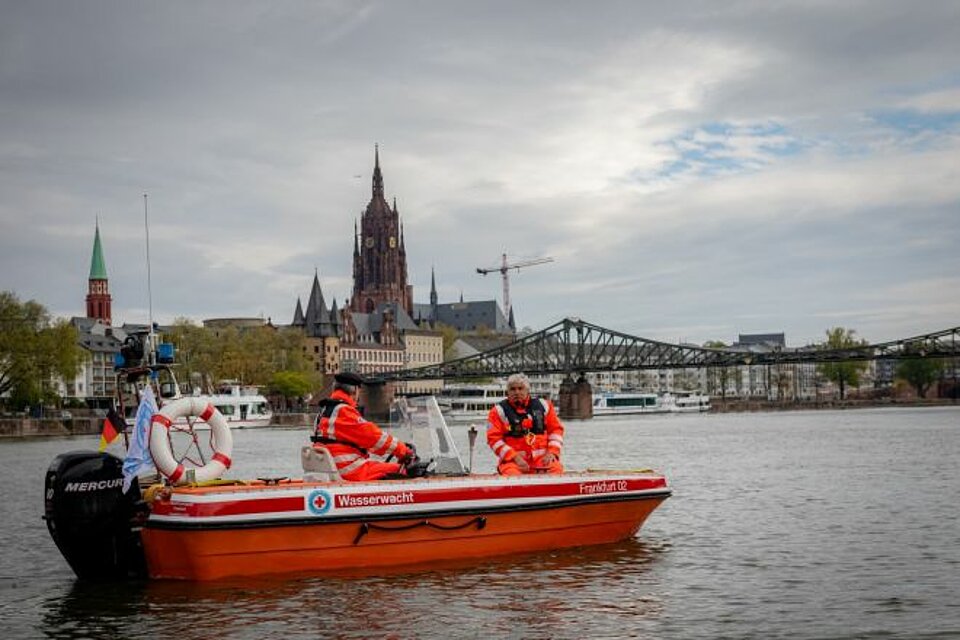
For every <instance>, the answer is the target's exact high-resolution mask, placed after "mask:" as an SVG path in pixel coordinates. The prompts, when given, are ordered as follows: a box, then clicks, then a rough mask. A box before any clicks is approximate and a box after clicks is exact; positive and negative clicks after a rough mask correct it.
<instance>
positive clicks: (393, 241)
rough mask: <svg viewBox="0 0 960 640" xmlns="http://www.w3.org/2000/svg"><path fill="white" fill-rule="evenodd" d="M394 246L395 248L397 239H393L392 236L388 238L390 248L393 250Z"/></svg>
mask: <svg viewBox="0 0 960 640" xmlns="http://www.w3.org/2000/svg"><path fill="white" fill-rule="evenodd" d="M396 246H397V239H396V238H394V237H393V236H390V248H391V249H393V248H394V247H396Z"/></svg>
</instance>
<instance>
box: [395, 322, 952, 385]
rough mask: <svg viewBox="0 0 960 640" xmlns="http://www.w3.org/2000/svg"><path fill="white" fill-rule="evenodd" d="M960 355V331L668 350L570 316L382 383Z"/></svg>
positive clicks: (666, 346)
mask: <svg viewBox="0 0 960 640" xmlns="http://www.w3.org/2000/svg"><path fill="white" fill-rule="evenodd" d="M958 356H960V327H954V328H952V329H945V330H943V331H938V332H935V333H928V334H924V335H921V336H915V337H912V338H904V339H901V340H894V341H891V342H884V343H880V344H873V345H869V344H868V345H862V346H857V347H850V348H845V349H826V348H823V347H822V346H816V345H811V346H807V347H800V348H796V349H774V350H771V351H764V352H754V351H749V350H744V349H736V348H725V349H711V348H708V347H698V346H694V345H683V344H680V345H677V344H670V343H666V342H659V341H656V340H648V339H646V338H641V337H639V336H632V335H629V334H626V333H622V332H619V331H614V330H612V329H607V328H605V327H601V326H598V325H595V324H591V323H589V322H584V321H583V320H580V319H579V318H565V319H563V320H561V321H560V322H557V323H556V324H553V325H551V326H549V327H547V328H546V329H542V330H540V331H538V332H536V333H533V334H530V335H527V336H523V337H522V338H520V339H518V340H516V341H514V342H511V343H509V344H506V345H503V346H500V347H497V348H494V349H490V350H488V351H484V352H482V353H478V354H475V355H472V356H467V357H463V358H459V359H456V360H450V361H447V362H443V363H441V364H438V365H430V366H426V367H417V368H412V369H401V370H399V371H390V372H384V373H381V374H376V377H379V378H381V379H383V380H384V381H400V380H431V379H437V378H480V377H491V376H503V375H509V374H511V373H515V372H517V371H523V372H525V373H528V374H550V373H560V374H574V373H585V372H588V371H618V370H624V371H626V370H641V369H685V368H716V367H734V366H743V365H777V364H781V365H782V364H795V363H816V364H820V363H827V362H849V361H863V360H892V359H901V358H956V357H958Z"/></svg>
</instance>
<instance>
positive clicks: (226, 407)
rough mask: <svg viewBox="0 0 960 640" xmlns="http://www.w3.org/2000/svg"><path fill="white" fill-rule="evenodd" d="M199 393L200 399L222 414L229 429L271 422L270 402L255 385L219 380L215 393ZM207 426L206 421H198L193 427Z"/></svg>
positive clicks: (259, 425)
mask: <svg viewBox="0 0 960 640" xmlns="http://www.w3.org/2000/svg"><path fill="white" fill-rule="evenodd" d="M195 395H199V397H200V398H201V399H203V400H204V401H206V402H207V403H209V404H212V405H213V406H214V407H216V409H217V411H219V412H220V413H221V414H223V417H224V418H226V420H227V424H228V425H229V426H230V428H231V429H252V428H255V427H266V426H268V425H270V424H271V423H272V422H273V411H272V410H271V409H270V403H269V402H268V401H267V399H266V398H265V397H264V396H262V395H261V394H260V391H259V390H258V389H257V387H255V386H250V385H242V384H240V383H239V382H236V381H234V380H225V381H223V382H221V383H220V384H219V385H218V386H217V389H216V393H213V394H209V395H203V394H195ZM202 428H209V427H208V426H207V423H205V422H203V421H198V422H197V423H196V424H195V425H194V429H202Z"/></svg>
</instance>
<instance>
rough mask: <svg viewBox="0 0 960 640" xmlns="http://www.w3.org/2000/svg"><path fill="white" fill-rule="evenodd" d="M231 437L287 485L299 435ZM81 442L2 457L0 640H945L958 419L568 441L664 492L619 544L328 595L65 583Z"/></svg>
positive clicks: (355, 585) (240, 471)
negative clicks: (69, 457)
mask: <svg viewBox="0 0 960 640" xmlns="http://www.w3.org/2000/svg"><path fill="white" fill-rule="evenodd" d="M453 431H454V435H455V437H456V438H457V440H458V441H459V443H460V447H461V452H462V453H463V454H464V455H465V456H466V452H467V444H466V442H467V435H466V434H467V427H465V426H454V427H453ZM234 435H235V451H234V460H235V473H234V475H235V476H236V477H240V476H243V477H253V476H256V475H274V476H276V475H298V473H297V468H298V464H299V460H298V457H297V454H298V450H299V446H300V444H302V443H303V442H305V441H306V434H305V432H304V431H303V430H295V429H269V430H268V429H261V430H247V431H239V432H235V434H234ZM96 443H97V438H95V437H93V436H88V437H77V438H61V439H42V440H39V439H38V440H31V441H10V442H0V478H2V486H3V499H2V501H0V544H2V546H0V549H2V551H0V553H2V556H0V624H2V627H3V631H2V635H3V637H5V638H159V637H172V638H177V639H178V640H181V639H186V638H204V639H207V638H213V637H223V638H242V639H246V638H249V639H254V638H256V639H259V638H447V637H455V638H485V639H488V638H911V639H913V638H960V503H958V493H960V407H939V408H917V409H912V408H899V409H896V408H887V409H863V410H855V411H854V410H849V411H806V412H786V413H755V414H721V415H663V416H640V417H634V418H598V419H595V420H592V421H586V422H569V423H568V424H567V437H566V443H567V444H566V447H567V449H566V456H565V463H566V464H567V466H568V467H569V468H571V469H583V468H588V467H590V468H647V467H652V468H656V469H658V470H660V471H662V472H664V473H665V474H666V475H667V478H668V480H669V482H670V483H671V485H672V486H673V489H674V495H673V497H672V498H670V499H669V500H667V501H666V502H665V503H664V504H663V505H662V506H661V507H660V508H659V509H658V510H657V511H655V512H654V513H653V515H652V516H651V517H650V519H649V520H648V521H647V523H646V524H645V525H644V527H643V529H642V530H641V531H640V534H639V535H638V537H637V538H636V539H633V540H630V541H627V542H623V543H620V544H615V545H605V546H599V547H592V548H585V549H579V550H567V551H560V552H544V553H540V554H531V555H527V556H525V557H519V558H510V559H497V560H489V561H485V562H482V563H479V564H473V565H467V566H444V567H435V568H431V569H427V570H423V571H420V572H417V573H401V574H394V575H374V576H369V575H368V576H348V577H343V578H336V579H331V578H322V579H321V578H296V579H277V578H271V579H257V580H245V581H228V582H222V583H214V584H189V583H187V584H184V583H178V582H152V583H151V582H148V583H144V584H123V585H107V586H103V585H99V586H98V585H93V586H91V585H82V584H78V583H77V582H76V581H75V580H74V577H73V574H72V572H71V571H70V569H69V567H68V566H67V564H66V563H65V562H64V560H63V559H62V558H61V556H60V554H59V552H58V551H57V549H56V547H55V546H54V544H53V542H52V541H51V540H50V537H49V535H48V534H47V531H46V528H45V525H44V523H43V521H42V519H41V516H42V513H43V495H42V494H43V491H42V485H43V476H44V473H45V471H46V468H47V466H48V465H49V463H50V461H51V460H52V458H53V457H54V456H55V455H56V454H57V453H59V452H62V451H66V450H72V449H82V448H95V447H96ZM476 461H477V464H476V466H477V468H478V471H490V470H492V469H493V458H492V454H490V453H489V451H488V450H487V449H486V447H485V446H484V447H482V448H478V450H477V459H476Z"/></svg>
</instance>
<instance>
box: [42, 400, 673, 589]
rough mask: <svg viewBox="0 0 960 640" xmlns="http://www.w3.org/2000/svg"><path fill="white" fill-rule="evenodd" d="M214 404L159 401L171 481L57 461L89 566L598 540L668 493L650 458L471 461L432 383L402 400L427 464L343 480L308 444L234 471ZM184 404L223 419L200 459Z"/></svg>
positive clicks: (464, 555) (112, 462) (160, 450)
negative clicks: (281, 474)
mask: <svg viewBox="0 0 960 640" xmlns="http://www.w3.org/2000/svg"><path fill="white" fill-rule="evenodd" d="M202 405H203V403H201V402H199V401H198V400H197V399H196V398H191V397H186V398H181V399H172V400H169V401H167V402H165V403H163V404H161V407H160V411H159V414H157V415H155V416H154V418H153V421H152V427H151V434H150V450H151V453H152V455H153V458H154V461H155V462H156V467H157V468H158V469H159V470H160V472H161V474H162V479H161V480H160V481H157V480H156V479H155V478H153V477H150V476H139V477H136V476H134V477H130V475H129V474H127V475H126V476H125V475H124V472H123V466H124V464H123V461H122V460H121V459H120V458H119V457H117V456H115V455H112V454H111V453H110V452H103V453H98V452H94V451H80V452H71V453H67V454H63V455H60V456H58V457H57V458H56V459H55V460H54V461H53V463H52V464H51V466H50V468H49V470H48V472H47V476H46V483H45V484H46V486H45V517H46V520H47V526H48V528H49V530H50V533H51V535H52V537H53V539H54V541H55V542H56V544H57V546H58V547H59V549H60V550H61V552H62V553H63V555H64V557H65V558H66V560H67V562H68V563H69V564H70V566H71V568H73V570H74V572H75V573H76V574H77V575H78V576H79V577H80V578H81V579H85V580H103V579H122V578H127V577H138V578H142V577H149V578H173V579H183V580H215V579H220V578H226V577H230V576H253V575H262V574H293V573H311V574H315V573H343V572H349V571H352V570H363V569H381V568H386V567H391V566H408V565H412V566H430V565H431V564H432V563H435V562H442V561H448V560H449V561H460V560H472V559H476V558H482V557H488V556H496V555H502V554H510V553H516V552H528V551H530V552H532V551H537V550H544V549H558V548H565V547H574V546H583V545H592V544H602V543H608V542H615V541H618V540H623V539H626V538H629V537H631V536H633V535H635V534H636V533H637V531H638V530H639V529H640V527H641V525H642V524H643V523H644V521H645V520H646V518H647V517H648V516H649V515H650V513H651V512H652V511H653V510H654V509H655V508H656V507H657V506H658V505H659V504H660V503H661V502H663V500H665V499H666V498H667V497H668V496H669V495H670V489H669V487H668V486H667V483H666V479H665V478H664V477H663V476H662V475H661V474H658V473H654V472H651V471H583V472H569V473H564V474H559V475H538V474H533V475H524V476H513V477H505V476H499V475H491V474H475V473H471V472H470V471H469V469H468V468H467V467H466V466H465V465H464V463H463V461H462V459H461V457H460V453H459V451H458V450H457V448H456V446H455V444H454V441H453V439H452V438H451V436H450V432H449V430H448V429H447V425H446V422H445V421H444V419H443V417H442V415H441V413H440V410H439V407H438V405H437V403H436V401H435V400H434V399H433V398H432V397H424V398H416V399H409V400H402V401H401V404H400V407H399V410H398V414H399V415H400V416H401V424H400V426H397V427H393V428H392V431H393V433H394V435H396V436H397V437H400V438H402V439H404V440H406V441H409V442H412V443H414V444H415V446H416V449H417V451H418V452H419V453H420V455H421V457H422V458H423V459H424V462H423V463H421V465H419V467H418V468H419V469H420V470H421V471H423V470H427V471H429V474H428V475H426V476H425V477H417V478H404V479H395V480H379V481H374V482H344V481H342V480H340V479H339V476H338V474H337V471H336V465H335V464H334V463H333V461H332V459H330V457H329V454H324V453H321V452H318V450H315V449H313V448H312V447H310V446H305V447H304V449H303V451H302V452H301V456H302V463H303V465H302V466H303V476H302V477H300V478H292V479H289V478H275V479H256V480H243V479H229V478H222V477H221V476H222V475H223V472H224V471H225V470H226V469H228V468H230V467H231V466H232V463H233V460H231V455H232V436H231V435H230V431H229V426H228V423H227V422H226V420H224V419H223V416H222V415H220V414H219V412H218V411H217V410H216V408H215V407H213V405H210V404H206V406H202ZM187 411H189V412H190V413H192V414H194V415H196V414H201V415H202V417H203V419H204V420H206V421H208V422H210V423H211V424H212V425H213V430H212V438H211V443H212V445H213V447H214V453H213V455H212V457H211V458H210V459H209V460H208V461H206V462H205V463H204V464H202V465H201V464H200V463H196V464H197V466H196V467H193V468H190V467H188V465H189V464H190V463H189V462H188V461H186V460H180V459H177V458H176V456H175V455H174V454H173V453H172V448H171V446H172V443H171V442H168V441H167V438H168V437H169V432H170V431H172V429H171V428H170V425H172V424H173V423H174V422H175V420H176V419H177V418H178V417H180V414H182V413H184V412H187ZM163 426H167V429H162V427H163ZM324 451H325V450H324ZM472 459H473V451H472V447H471V455H470V462H471V465H472ZM427 461H429V464H427ZM200 462H203V460H201V461H200ZM238 462H240V461H238ZM125 480H127V481H131V484H130V487H129V489H128V490H127V491H124V482H125Z"/></svg>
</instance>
